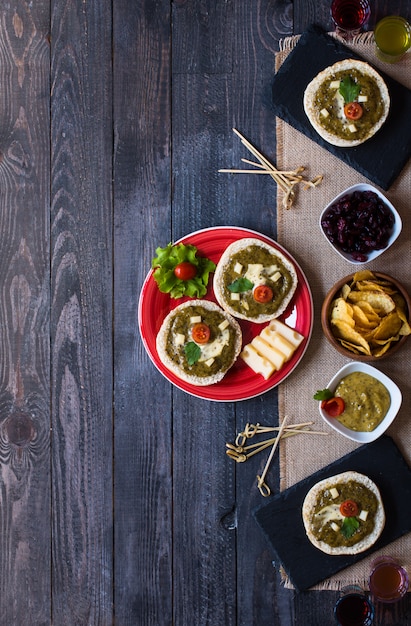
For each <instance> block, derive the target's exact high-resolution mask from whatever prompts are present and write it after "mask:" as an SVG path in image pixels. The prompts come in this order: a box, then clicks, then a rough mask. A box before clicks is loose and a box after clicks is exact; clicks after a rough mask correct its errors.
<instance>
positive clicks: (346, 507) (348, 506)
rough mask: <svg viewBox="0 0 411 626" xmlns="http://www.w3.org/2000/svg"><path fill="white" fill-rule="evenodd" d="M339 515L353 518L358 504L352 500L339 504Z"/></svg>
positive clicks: (356, 513) (356, 512)
mask: <svg viewBox="0 0 411 626" xmlns="http://www.w3.org/2000/svg"><path fill="white" fill-rule="evenodd" d="M340 513H341V515H344V517H355V516H356V515H358V504H357V503H356V502H354V500H344V502H341V504H340Z"/></svg>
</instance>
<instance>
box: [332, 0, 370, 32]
mask: <svg viewBox="0 0 411 626" xmlns="http://www.w3.org/2000/svg"><path fill="white" fill-rule="evenodd" d="M331 13H332V16H333V20H334V22H335V23H336V25H337V26H338V27H339V28H341V29H343V30H348V31H349V30H358V29H360V28H361V26H363V25H364V24H365V23H366V21H367V20H368V18H369V16H370V8H369V5H368V2H361V0H334V2H333V3H332V5H331Z"/></svg>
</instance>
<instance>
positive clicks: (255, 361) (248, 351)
mask: <svg viewBox="0 0 411 626" xmlns="http://www.w3.org/2000/svg"><path fill="white" fill-rule="evenodd" d="M240 356H241V358H242V359H243V361H244V362H245V363H247V365H248V366H249V367H251V369H252V370H253V371H254V372H255V373H256V374H261V376H263V377H264V378H265V380H268V378H270V376H271V375H272V374H273V372H274V371H275V367H274V365H273V364H272V363H271V362H270V361H269V360H268V359H266V358H264V357H263V356H261V354H259V353H258V352H257V350H256V349H255V348H254V346H252V345H251V344H248V345H246V346H244V348H243V350H242V352H240Z"/></svg>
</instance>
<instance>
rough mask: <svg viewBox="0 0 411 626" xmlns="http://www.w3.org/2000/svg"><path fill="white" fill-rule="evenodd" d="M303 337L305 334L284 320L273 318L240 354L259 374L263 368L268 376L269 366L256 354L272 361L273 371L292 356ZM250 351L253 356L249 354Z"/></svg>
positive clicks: (278, 368)
mask: <svg viewBox="0 0 411 626" xmlns="http://www.w3.org/2000/svg"><path fill="white" fill-rule="evenodd" d="M303 339H304V336H303V335H301V334H300V333H298V332H297V331H295V330H293V329H292V328H290V327H289V326H287V325H286V324H284V323H283V322H280V321H279V320H272V321H271V322H270V324H269V325H268V326H266V327H265V328H263V330H262V331H261V333H260V334H259V335H257V336H256V337H254V339H253V340H252V341H251V343H249V344H248V345H247V346H245V348H244V350H243V352H242V353H241V354H240V356H241V357H242V358H243V360H244V361H245V362H246V363H247V365H249V366H250V367H251V368H252V369H253V370H254V371H255V372H256V373H257V374H262V371H261V370H262V369H263V371H264V374H263V376H264V377H266V373H267V368H266V367H265V366H262V365H261V361H260V360H258V359H257V360H256V357H255V354H257V355H258V356H259V357H260V359H265V360H267V361H269V363H271V366H272V367H271V370H270V371H271V373H273V372H274V371H276V370H280V369H281V368H282V367H283V365H284V364H285V363H286V362H287V361H288V360H289V359H290V358H291V356H292V355H293V354H294V352H295V350H296V348H297V347H298V346H299V345H300V343H301V342H302V341H303ZM250 351H251V354H252V357H250V356H249V354H248V353H249V352H250ZM244 355H245V357H246V358H244ZM270 375H271V374H270Z"/></svg>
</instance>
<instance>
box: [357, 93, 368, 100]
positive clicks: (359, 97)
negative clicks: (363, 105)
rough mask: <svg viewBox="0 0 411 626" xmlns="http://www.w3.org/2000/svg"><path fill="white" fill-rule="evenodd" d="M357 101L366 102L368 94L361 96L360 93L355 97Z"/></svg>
mask: <svg viewBox="0 0 411 626" xmlns="http://www.w3.org/2000/svg"><path fill="white" fill-rule="evenodd" d="M357 100H358V102H367V100H368V96H362V95H361V94H360V95H359V96H358V98H357Z"/></svg>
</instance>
